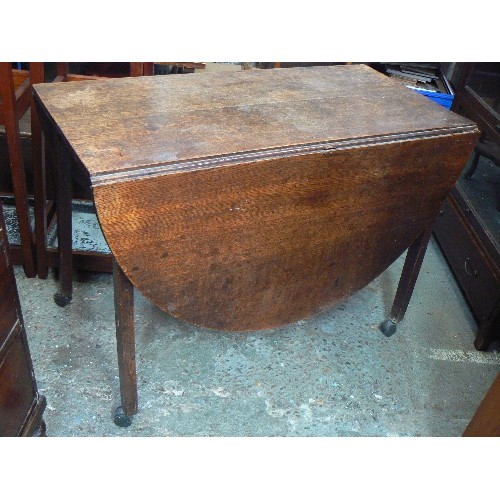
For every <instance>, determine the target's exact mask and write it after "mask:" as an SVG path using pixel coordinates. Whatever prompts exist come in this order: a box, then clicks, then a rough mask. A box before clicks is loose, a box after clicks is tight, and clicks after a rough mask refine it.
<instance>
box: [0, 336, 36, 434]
mask: <svg viewBox="0 0 500 500" xmlns="http://www.w3.org/2000/svg"><path fill="white" fill-rule="evenodd" d="M9 344H10V348H9V349H8V350H7V352H6V353H4V355H3V359H0V436H2V437H3V436H16V435H17V434H18V433H19V431H20V430H21V427H22V425H23V423H24V421H25V419H26V417H27V416H28V414H29V412H30V409H31V406H32V404H33V403H34V401H35V398H36V392H35V387H34V382H33V378H32V374H31V370H30V365H29V360H28V351H27V349H26V347H25V344H24V340H23V338H22V330H21V328H20V327H19V329H18V333H17V334H16V338H15V339H14V340H13V342H12V343H9Z"/></svg>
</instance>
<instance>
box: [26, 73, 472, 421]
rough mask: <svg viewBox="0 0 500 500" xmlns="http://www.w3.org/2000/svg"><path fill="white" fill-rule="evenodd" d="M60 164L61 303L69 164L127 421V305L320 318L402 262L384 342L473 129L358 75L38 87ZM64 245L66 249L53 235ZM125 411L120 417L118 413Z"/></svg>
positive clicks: (236, 316) (132, 393)
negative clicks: (109, 266)
mask: <svg viewBox="0 0 500 500" xmlns="http://www.w3.org/2000/svg"><path fill="white" fill-rule="evenodd" d="M34 93H35V101H36V103H37V106H38V109H39V114H40V117H41V120H42V127H43V129H44V132H45V134H46V135H47V136H48V137H50V141H51V142H52V143H53V144H54V145H55V146H56V148H57V156H58V161H57V165H58V179H59V185H60V187H59V192H58V194H59V196H60V200H59V203H58V207H59V208H58V210H59V212H58V217H59V216H60V217H61V219H62V220H63V221H67V223H66V222H65V223H64V224H61V230H62V233H60V242H61V248H60V258H61V270H62V273H61V291H60V297H62V298H64V299H65V300H66V301H69V300H70V299H71V294H72V288H71V258H70V256H71V247H70V245H71V243H70V239H69V228H70V203H69V201H70V200H69V199H68V197H67V195H66V196H65V192H66V191H65V186H67V185H69V182H70V179H69V174H68V172H69V170H68V169H64V168H63V165H64V164H65V163H66V162H67V161H68V160H69V158H72V159H73V161H75V163H76V164H77V165H79V167H80V168H81V169H83V170H84V171H86V172H87V173H88V175H89V177H90V180H91V182H92V186H93V194H94V200H95V204H96V208H97V212H98V215H99V220H100V223H101V227H102V229H103V231H104V234H105V236H106V239H107V241H108V244H109V245H110V248H111V250H112V252H113V255H114V257H115V259H116V263H115V266H114V279H115V297H116V299H115V300H116V302H115V306H116V308H115V309H116V324H117V340H118V361H119V367H120V380H121V389H122V391H121V393H122V408H121V410H120V409H119V412H118V413H117V418H116V422H117V423H118V424H119V425H122V424H123V425H126V424H128V423H130V419H129V418H128V417H130V416H131V415H133V414H134V413H135V412H136V411H137V393H136V392H137V391H136V369H135V349H134V328H133V289H134V287H137V288H138V289H139V290H140V291H141V292H142V293H143V294H144V295H145V296H146V297H148V298H149V299H150V300H151V301H152V302H154V303H155V304H156V305H158V306H159V307H160V308H162V309H164V310H165V311H167V312H169V313H170V314H172V315H174V316H176V317H179V318H182V319H184V320H186V321H189V322H192V323H194V324H196V325H202V326H205V327H208V328H214V329H223V330H232V331H248V330H258V329H265V328H271V327H275V326H279V325H284V324H287V323H292V322H294V321H297V320H299V319H302V318H306V317H308V316H310V315H312V314H316V313H318V312H320V311H323V310H325V309H327V308H329V307H332V306H333V305H334V304H335V303H337V302H338V301H340V300H342V299H343V298H345V297H346V296H349V295H351V294H352V293H354V292H355V291H357V290H359V289H360V288H362V287H364V286H365V285H367V284H368V283H369V282H370V281H372V280H373V279H374V278H375V277H376V276H377V275H379V274H380V273H381V272H382V271H383V270H385V269H386V268H387V267H388V266H389V265H390V264H391V263H392V262H394V260H395V259H397V258H398V257H399V256H400V255H401V254H402V253H403V252H404V251H405V250H406V249H407V248H408V247H409V251H408V256H407V258H406V262H405V266H404V270H403V274H402V277H401V280H400V283H399V287H398V291H397V294H396V299H395V301H394V306H393V309H392V311H391V315H390V319H389V320H388V321H387V322H385V323H384V324H383V326H382V330H383V331H384V333H385V334H386V335H388V336H389V335H391V334H392V333H394V330H395V325H396V323H397V322H398V321H400V320H401V319H402V318H403V316H404V313H405V311H406V308H407V306H408V302H409V300H410V296H411V293H412V290H413V286H414V284H415V280H416V278H417V275H418V271H419V268H420V265H421V262H422V259H423V255H424V252H425V248H426V246H427V242H428V239H429V236H430V227H431V225H432V223H433V221H434V219H435V217H436V215H437V213H438V210H439V208H440V206H441V204H442V202H443V200H444V198H445V197H446V195H447V194H448V192H449V190H450V188H451V186H453V184H454V182H455V180H456V178H457V176H458V174H459V173H460V171H461V169H462V168H463V165H464V163H465V160H466V159H467V157H468V156H469V155H470V152H471V151H472V148H473V147H474V143H475V141H476V138H477V135H478V132H477V129H476V127H475V125H474V124H473V123H472V122H470V121H468V120H466V119H464V118H462V117H460V116H458V115H455V114H453V113H451V112H449V111H448V110H445V109H444V108H442V107H440V106H438V105H436V104H435V103H432V102H431V101H429V100H428V99H426V98H425V97H423V96H421V95H419V94H417V93H416V92H414V91H412V90H409V89H407V88H405V87H404V86H403V85H401V84H399V83H395V82H393V81H391V80H390V79H389V78H387V77H385V76H383V75H380V74H379V73H377V72H376V71H374V70H372V69H370V68H368V67H367V66H364V65H355V66H336V67H317V68H294V69H271V70H255V71H242V72H228V73H225V74H221V73H218V74H191V75H179V76H178V77H176V78H171V77H168V76H167V77H163V76H155V77H142V78H132V79H120V80H113V81H111V80H106V81H104V80H101V81H93V82H74V83H68V84H54V85H37V86H35V87H34ZM63 233H65V234H63ZM120 411H122V412H123V413H120Z"/></svg>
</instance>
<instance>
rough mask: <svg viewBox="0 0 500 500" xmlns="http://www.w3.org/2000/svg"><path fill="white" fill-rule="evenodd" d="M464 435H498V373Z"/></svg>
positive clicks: (499, 394)
mask: <svg viewBox="0 0 500 500" xmlns="http://www.w3.org/2000/svg"><path fill="white" fill-rule="evenodd" d="M463 436H464V437H500V374H498V375H497V377H496V379H495V380H494V381H493V384H492V385H491V387H490V389H489V390H488V392H487V393H486V396H485V397H484V399H483V401H482V402H481V404H480V405H479V408H478V409H477V410H476V413H475V414H474V416H473V417H472V419H471V421H470V422H469V425H467V428H466V429H465V431H464V433H463Z"/></svg>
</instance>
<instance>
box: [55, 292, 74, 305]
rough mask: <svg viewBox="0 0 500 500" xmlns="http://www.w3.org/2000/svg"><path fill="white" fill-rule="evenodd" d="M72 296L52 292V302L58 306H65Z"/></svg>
mask: <svg viewBox="0 0 500 500" xmlns="http://www.w3.org/2000/svg"><path fill="white" fill-rule="evenodd" d="M72 298H73V297H72V296H71V295H63V294H61V293H59V292H57V293H56V294H54V302H55V303H56V304H57V305H58V306H59V307H65V306H67V305H68V304H69V303H70V302H71V299H72Z"/></svg>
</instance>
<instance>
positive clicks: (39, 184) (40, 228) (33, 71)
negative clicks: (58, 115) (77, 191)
mask: <svg viewBox="0 0 500 500" xmlns="http://www.w3.org/2000/svg"><path fill="white" fill-rule="evenodd" d="M30 81H31V83H32V84H36V83H42V82H43V81H44V69H43V63H30ZM31 146H32V158H33V191H34V192H33V194H34V201H35V246H36V256H37V259H36V265H37V274H38V277H39V278H42V279H45V278H47V276H48V272H49V267H48V263H47V189H46V186H47V180H46V176H45V163H44V155H43V137H42V130H41V126H40V120H39V118H38V110H37V109H36V106H35V105H34V101H33V96H32V97H31Z"/></svg>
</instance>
